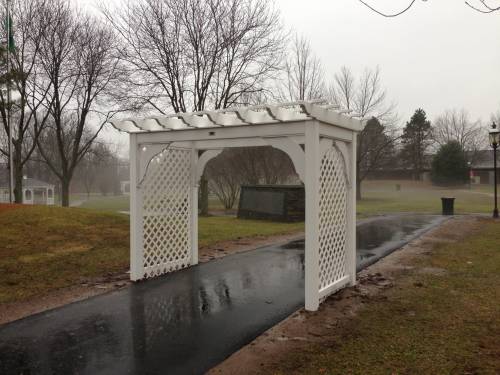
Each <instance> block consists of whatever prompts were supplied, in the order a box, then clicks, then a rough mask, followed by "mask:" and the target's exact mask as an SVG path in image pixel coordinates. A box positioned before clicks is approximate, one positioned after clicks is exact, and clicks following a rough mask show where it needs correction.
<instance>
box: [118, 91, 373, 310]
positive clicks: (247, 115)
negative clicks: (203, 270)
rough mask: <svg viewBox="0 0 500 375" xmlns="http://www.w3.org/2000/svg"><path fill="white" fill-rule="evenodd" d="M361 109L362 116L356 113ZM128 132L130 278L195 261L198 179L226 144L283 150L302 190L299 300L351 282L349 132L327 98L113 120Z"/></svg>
mask: <svg viewBox="0 0 500 375" xmlns="http://www.w3.org/2000/svg"><path fill="white" fill-rule="evenodd" d="M358 117H359V116H358ZM111 124H112V125H113V126H114V127H115V128H117V129H118V130H121V131H125V132H128V133H130V194H131V201H130V203H131V207H130V214H131V221H130V228H131V246H130V252H131V254H130V255H131V256H130V259H131V261H130V262H131V264H130V269H131V279H132V280H134V281H136V280H141V279H145V278H151V277H155V276H159V275H162V274H165V273H168V272H172V271H175V270H178V269H181V268H184V267H189V266H190V265H195V264H197V263H198V183H199V180H200V177H201V175H202V174H203V170H204V168H205V165H206V164H207V162H208V161H209V160H210V159H212V158H214V157H216V156H217V155H218V154H219V153H220V152H221V151H222V150H223V149H224V148H230V147H255V146H272V147H275V148H277V149H279V150H282V151H284V152H285V153H287V154H288V156H289V157H290V159H291V160H292V162H293V165H294V166H295V170H296V172H297V174H298V176H299V177H300V179H301V180H302V181H303V182H304V185H305V191H306V222H305V237H306V238H305V307H306V309H307V310H317V309H318V306H319V303H320V301H321V300H322V299H324V298H325V297H326V296H328V295H329V294H331V293H334V292H335V291H337V290H339V289H341V288H343V287H344V286H346V285H349V284H350V285H354V284H355V282H356V191H355V189H356V182H355V179H356V135H357V133H358V132H359V131H361V130H362V129H363V126H364V122H363V120H362V119H359V118H357V116H356V115H352V114H350V111H343V110H340V109H339V108H338V107H336V106H332V105H328V104H326V103H325V102H324V101H308V102H302V101H301V102H294V103H284V104H278V105H261V106H252V107H239V108H232V109H224V110H218V111H204V112H193V113H178V114H174V115H168V116H157V117H148V118H143V119H124V120H119V121H112V122H111Z"/></svg>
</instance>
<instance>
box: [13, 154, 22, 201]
mask: <svg viewBox="0 0 500 375" xmlns="http://www.w3.org/2000/svg"><path fill="white" fill-rule="evenodd" d="M14 202H15V203H23V166H22V163H21V148H20V147H18V146H17V145H14Z"/></svg>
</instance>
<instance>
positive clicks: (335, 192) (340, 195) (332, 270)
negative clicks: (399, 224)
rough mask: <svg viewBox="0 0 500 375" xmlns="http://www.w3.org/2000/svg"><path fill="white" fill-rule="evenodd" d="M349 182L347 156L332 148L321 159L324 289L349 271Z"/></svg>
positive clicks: (321, 267)
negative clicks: (346, 168)
mask: <svg viewBox="0 0 500 375" xmlns="http://www.w3.org/2000/svg"><path fill="white" fill-rule="evenodd" d="M346 228H347V184H346V177H345V165H344V159H343V158H342V156H341V154H340V152H339V151H338V150H337V149H336V148H335V147H332V148H330V149H329V150H328V151H327V152H326V154H325V155H324V157H323V159H322V160H321V175H320V199H319V269H320V274H319V280H320V290H322V289H324V288H326V287H328V286H330V285H332V284H333V283H335V282H336V281H338V280H340V279H341V278H342V277H344V276H345V275H346V260H347V257H346V240H347V238H346V232H347V231H346Z"/></svg>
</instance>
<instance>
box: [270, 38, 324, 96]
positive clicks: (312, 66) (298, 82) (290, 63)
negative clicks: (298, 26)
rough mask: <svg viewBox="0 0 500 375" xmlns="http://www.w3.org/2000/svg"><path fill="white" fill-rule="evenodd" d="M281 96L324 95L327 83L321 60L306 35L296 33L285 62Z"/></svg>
mask: <svg viewBox="0 0 500 375" xmlns="http://www.w3.org/2000/svg"><path fill="white" fill-rule="evenodd" d="M282 82H283V84H282V86H283V87H281V88H280V91H281V94H280V96H281V98H282V99H284V100H288V101H294V100H308V99H319V98H322V97H324V95H325V92H326V85H325V81H324V71H323V66H322V65H321V61H320V60H319V58H318V57H316V56H315V55H314V53H313V51H312V48H311V44H310V42H309V41H308V40H307V39H306V38H305V37H304V36H298V35H295V37H294V39H293V41H292V44H291V51H290V54H289V57H288V59H287V62H286V64H285V71H284V79H283V80H282Z"/></svg>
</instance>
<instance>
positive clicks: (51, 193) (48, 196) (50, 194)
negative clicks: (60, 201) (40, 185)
mask: <svg viewBox="0 0 500 375" xmlns="http://www.w3.org/2000/svg"><path fill="white" fill-rule="evenodd" d="M53 197H54V191H53V190H52V189H50V188H49V189H47V198H49V199H51V198H53Z"/></svg>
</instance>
